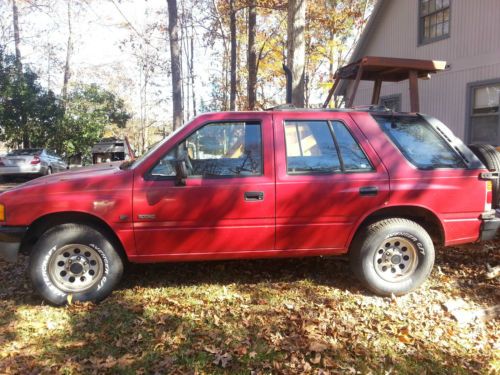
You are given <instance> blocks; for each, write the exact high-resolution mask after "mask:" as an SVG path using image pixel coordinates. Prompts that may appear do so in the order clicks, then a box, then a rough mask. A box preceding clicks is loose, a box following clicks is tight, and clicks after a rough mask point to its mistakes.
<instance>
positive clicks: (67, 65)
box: [61, 0, 73, 109]
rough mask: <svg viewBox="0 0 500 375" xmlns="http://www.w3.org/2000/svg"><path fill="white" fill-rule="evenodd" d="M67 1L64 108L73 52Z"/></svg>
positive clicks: (69, 12) (69, 1)
mask: <svg viewBox="0 0 500 375" xmlns="http://www.w3.org/2000/svg"><path fill="white" fill-rule="evenodd" d="M67 2H68V41H67V44H66V63H65V64H64V78H63V86H62V95H61V96H62V101H63V108H64V109H66V100H67V99H68V82H69V78H70V76H71V71H70V58H71V54H72V53H73V40H72V36H73V29H72V27H71V0H67Z"/></svg>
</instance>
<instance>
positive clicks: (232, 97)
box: [229, 0, 237, 111]
mask: <svg viewBox="0 0 500 375" xmlns="http://www.w3.org/2000/svg"><path fill="white" fill-rule="evenodd" d="M229 39H230V41H231V68H230V77H231V79H230V85H231V87H230V91H229V110H230V111H235V110H236V62H237V61H236V58H237V55H236V54H237V51H236V48H237V41H236V9H235V7H234V0H229Z"/></svg>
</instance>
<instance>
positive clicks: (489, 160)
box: [469, 144, 500, 208]
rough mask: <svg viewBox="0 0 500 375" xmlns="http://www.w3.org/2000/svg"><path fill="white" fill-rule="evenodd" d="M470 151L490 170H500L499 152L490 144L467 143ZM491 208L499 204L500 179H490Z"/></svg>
mask: <svg viewBox="0 0 500 375" xmlns="http://www.w3.org/2000/svg"><path fill="white" fill-rule="evenodd" d="M469 148H470V149H471V151H472V152H473V153H474V154H475V155H476V156H477V157H478V159H479V160H481V162H482V163H483V164H484V166H485V167H486V168H487V169H488V170H489V171H490V172H500V153H499V152H498V151H497V150H496V149H495V147H493V146H491V145H482V144H472V145H469ZM492 183H493V187H492V193H493V196H492V205H491V206H492V208H498V207H499V206H500V180H499V179H498V178H496V179H494V180H492Z"/></svg>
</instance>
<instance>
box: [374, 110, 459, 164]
mask: <svg viewBox="0 0 500 375" xmlns="http://www.w3.org/2000/svg"><path fill="white" fill-rule="evenodd" d="M373 117H374V119H375V120H376V121H377V122H378V123H379V125H380V127H381V128H382V130H383V131H384V132H385V133H386V134H387V135H388V136H389V138H390V139H391V140H392V141H393V142H394V144H395V145H396V146H397V147H398V148H399V150H400V151H401V152H402V153H403V155H404V156H405V157H406V159H408V161H410V162H411V163H412V164H413V165H415V166H416V167H417V168H420V169H435V168H465V167H466V165H465V163H464V161H463V160H462V159H461V158H460V156H459V155H458V154H457V152H455V150H453V148H452V147H451V146H450V145H449V144H448V143H447V142H446V140H445V139H444V138H442V137H441V135H440V134H439V133H438V132H437V131H436V130H434V128H433V127H432V126H431V125H430V124H429V123H427V122H426V121H425V120H424V119H422V118H420V117H414V116H408V117H400V116H398V117H388V116H373Z"/></svg>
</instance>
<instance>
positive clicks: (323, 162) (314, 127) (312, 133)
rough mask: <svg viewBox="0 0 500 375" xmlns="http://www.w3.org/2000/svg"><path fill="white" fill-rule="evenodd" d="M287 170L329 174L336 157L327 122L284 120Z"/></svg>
mask: <svg viewBox="0 0 500 375" xmlns="http://www.w3.org/2000/svg"><path fill="white" fill-rule="evenodd" d="M285 137H286V158H287V172H288V173H289V174H301V173H332V172H337V171H340V170H341V169H340V160H339V156H338V154H337V149H336V147H335V142H334V140H333V136H332V132H331V130H330V127H329V124H328V122H327V121H287V122H285Z"/></svg>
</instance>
